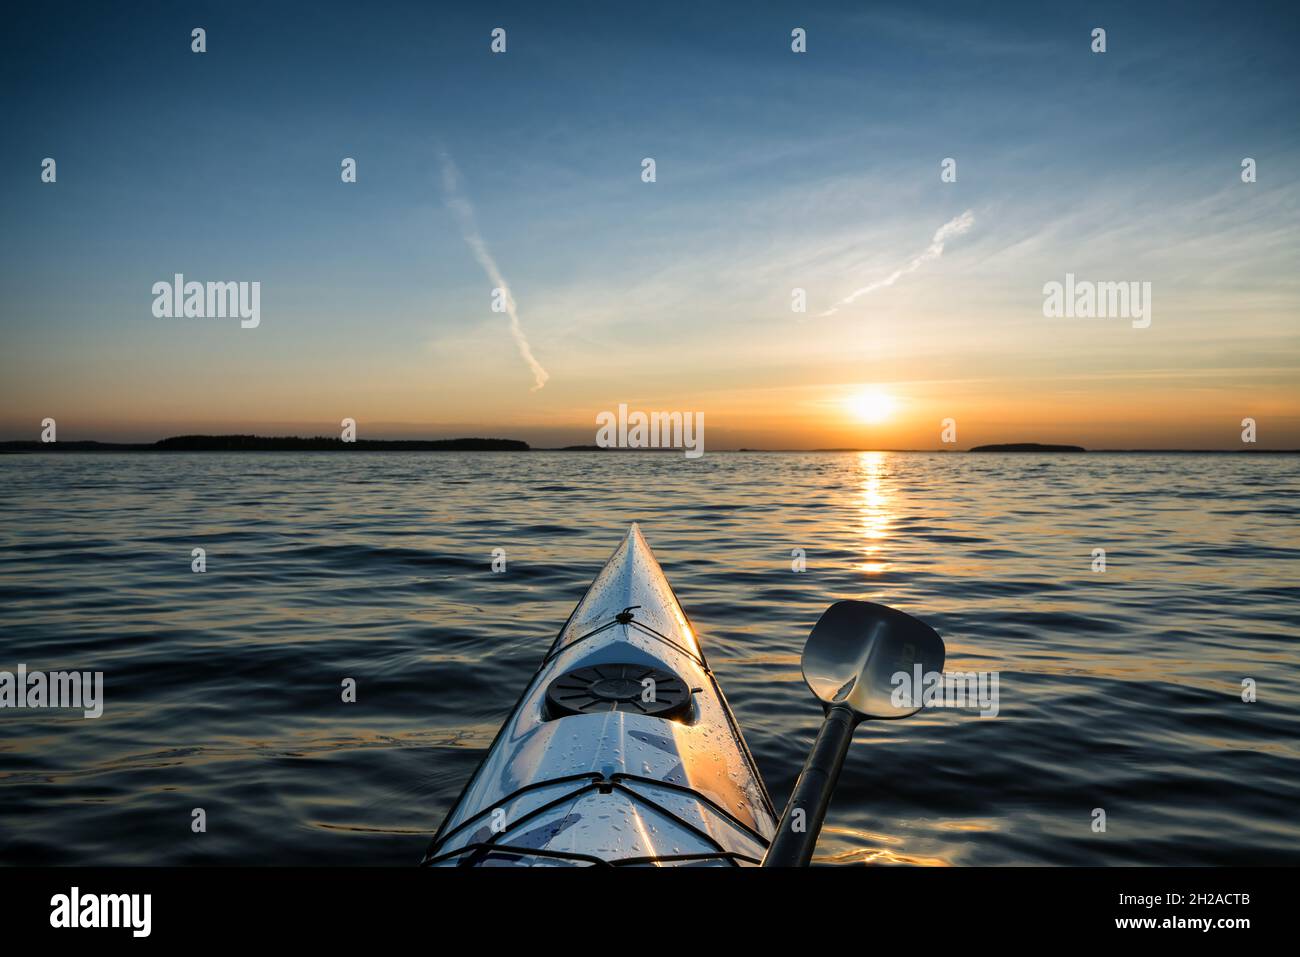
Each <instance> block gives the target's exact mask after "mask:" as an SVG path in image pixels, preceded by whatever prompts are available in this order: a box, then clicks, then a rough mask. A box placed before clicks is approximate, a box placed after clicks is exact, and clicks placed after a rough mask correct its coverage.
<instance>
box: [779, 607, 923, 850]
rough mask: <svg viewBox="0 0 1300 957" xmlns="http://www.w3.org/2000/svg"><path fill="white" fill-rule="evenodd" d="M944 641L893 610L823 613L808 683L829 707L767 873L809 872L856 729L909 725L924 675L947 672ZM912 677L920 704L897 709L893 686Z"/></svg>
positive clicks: (811, 641) (807, 651)
mask: <svg viewBox="0 0 1300 957" xmlns="http://www.w3.org/2000/svg"><path fill="white" fill-rule="evenodd" d="M943 658H944V647H943V639H942V638H940V637H939V635H938V633H937V632H936V631H935V630H934V629H933V628H931V627H930V626H929V625H927V624H926V623H925V622H923V621H919V620H918V619H916V618H913V617H912V616H911V615H907V614H904V613H903V612H901V611H898V610H897V609H895V608H890V607H888V606H887V605H877V604H873V603H872V602H869V601H837V602H836V603H835V604H833V605H831V606H830V607H829V608H827V609H826V611H825V612H823V613H822V616H821V618H820V619H818V621H817V624H816V625H814V626H813V630H812V633H811V634H809V635H808V641H807V643H806V644H805V645H804V646H803V677H804V681H806V682H807V683H808V687H809V688H811V689H812V693H813V694H814V695H816V696H817V698H818V699H820V701H821V702H822V704H823V705H824V706H825V708H826V721H825V722H824V723H823V724H822V729H821V731H820V732H819V733H818V735H817V740H816V742H814V743H813V746H812V750H811V751H810V752H809V753H808V760H807V761H806V762H805V763H804V766H803V771H802V772H800V774H799V780H798V781H797V782H796V783H795V786H794V793H793V794H791V795H790V803H789V804H787V805H786V806H785V813H784V814H782V815H781V823H780V825H779V826H778V827H777V830H776V837H775V839H773V841H772V846H771V847H769V848H768V851H767V856H766V857H765V858H764V859H763V866H764V867H806V866H808V862H809V861H810V860H811V859H812V854H813V848H815V847H816V846H817V835H818V834H820V833H821V829H822V821H823V820H825V818H826V808H827V806H828V805H829V804H830V801H831V794H832V793H833V792H834V790H835V782H836V781H837V780H838V778H839V776H840V768H841V767H843V766H844V757H845V755H846V754H847V753H848V750H849V745H850V744H851V743H852V742H853V730H854V729H855V728H856V727H857V726H858V724H859V722H861V721H864V720H866V719H867V718H885V719H889V718H906V717H907V716H908V715H910V714H915V713H916V712H917V711H919V710H920V709H921V688H920V687H919V686H917V685H916V683H915V681H914V680H913V676H914V675H915V673H916V672H915V669H916V666H917V665H920V670H921V673H922V674H923V675H924V674H927V673H929V672H938V671H942V670H943ZM900 671H901V672H906V673H907V675H908V676H909V680H912V684H913V687H912V689H911V691H912V695H913V696H914V697H913V700H911V701H906V699H905V700H904V703H902V704H894V702H893V701H892V700H891V697H892V696H893V694H894V692H895V690H896V688H897V687H898V686H897V685H896V684H894V683H893V682H892V681H891V680H890V679H891V678H892V677H893V676H894V675H895V674H897V673H898V672H900Z"/></svg>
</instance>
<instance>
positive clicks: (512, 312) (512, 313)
mask: <svg viewBox="0 0 1300 957" xmlns="http://www.w3.org/2000/svg"><path fill="white" fill-rule="evenodd" d="M438 159H439V160H440V161H441V163H442V191H443V198H444V201H445V202H446V204H447V207H448V208H449V209H450V210H451V211H452V212H454V213H455V214H456V218H457V219H458V220H460V233H461V237H462V238H463V239H464V240H465V245H467V246H468V247H469V248H470V251H471V252H472V253H473V254H474V258H475V259H477V260H478V264H479V265H480V266H482V267H483V271H484V272H485V273H487V276H488V279H490V280H491V281H492V284H493V286H495V287H496V288H498V289H500V290H501V291H502V294H503V295H504V296H505V307H506V315H508V316H509V317H510V335H511V336H513V337H514V340H515V345H516V346H517V347H518V349H519V355H520V356H522V357H523V360H524V361H525V362H527V363H528V368H529V369H531V370H532V372H533V381H534V382H535V383H536V384H535V385H534V386H533V391H534V392H536V391H537V390H538V389H540V388H541V387H542V386H544V385H546V380H547V379H549V378H550V377H551V376H550V373H548V372H547V371H546V370H545V369H543V368H542V364H541V363H540V362H538V361H537V358H536V357H535V356H534V355H533V348H532V346H530V345H529V344H528V337H527V336H525V335H524V327H523V325H522V324H521V323H520V322H519V311H518V309H517V308H516V307H515V297H514V294H513V293H511V291H510V284H509V283H507V282H506V278H505V276H503V275H501V269H500V268H499V267H498V266H497V261H496V260H495V259H493V258H492V253H491V252H489V251H488V248H487V243H486V242H484V240H483V236H482V234H481V233H480V232H479V231H478V220H477V218H476V217H475V216H474V207H473V206H471V205H470V203H469V200H468V199H466V198H465V196H464V194H463V193H462V192H461V188H460V171H459V170H457V169H456V164H455V163H454V162H452V159H451V157H450V156H449V155H448V154H447V153H446V152H445V151H443V152H439V154H438Z"/></svg>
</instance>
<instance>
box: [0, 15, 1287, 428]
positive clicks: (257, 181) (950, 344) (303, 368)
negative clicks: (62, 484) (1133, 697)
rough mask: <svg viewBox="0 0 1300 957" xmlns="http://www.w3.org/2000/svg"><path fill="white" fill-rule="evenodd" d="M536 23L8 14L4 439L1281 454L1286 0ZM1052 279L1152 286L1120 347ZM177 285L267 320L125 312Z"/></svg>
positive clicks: (1112, 330)
mask: <svg viewBox="0 0 1300 957" xmlns="http://www.w3.org/2000/svg"><path fill="white" fill-rule="evenodd" d="M559 6H562V7H563V9H562V10H559V9H556V10H552V9H547V8H543V7H542V6H541V5H538V4H518V5H495V6H491V7H481V8H480V7H477V6H476V5H463V6H460V7H451V6H444V5H436V6H435V5H429V4H400V5H399V4H394V5H388V4H371V5H360V6H358V5H354V4H315V3H314V4H310V5H308V4H301V5H295V4H251V3H250V4H230V3H222V4H198V5H186V6H185V7H184V8H181V7H179V6H178V5H173V4H132V5H129V7H124V8H123V9H119V10H111V9H104V8H102V7H99V6H95V5H66V6H63V5H57V4H56V5H54V6H53V7H49V8H42V9H41V10H40V11H39V12H37V11H36V10H35V9H27V10H24V11H20V12H17V13H14V14H11V15H10V17H11V29H9V30H8V31H7V32H6V35H5V37H4V39H3V41H0V42H2V43H3V47H4V49H3V51H0V60H2V61H3V62H2V65H0V71H2V73H3V77H4V83H3V91H4V92H3V98H4V107H5V110H4V115H5V117H6V122H5V128H4V135H3V138H2V139H0V168H2V169H3V176H0V201H2V202H3V205H4V208H5V211H6V212H5V220H4V221H5V226H4V229H3V231H2V232H0V303H2V305H3V311H2V313H0V337H2V339H3V345H4V348H3V358H2V359H0V398H2V399H3V411H0V433H3V435H4V437H32V436H33V435H34V431H35V428H36V424H35V423H38V422H39V420H40V418H42V417H43V416H44V415H56V416H57V417H58V419H59V422H60V437H61V438H156V437H160V436H161V435H164V434H170V433H172V432H175V431H196V430H200V429H202V430H216V429H221V430H228V429H236V428H238V429H240V430H256V431H262V432H265V431H268V430H271V431H276V430H278V431H284V430H293V431H308V432H311V431H322V432H324V431H332V430H334V426H335V423H336V422H337V420H338V419H339V418H340V417H341V416H343V415H351V416H354V417H355V418H357V419H358V421H360V422H362V423H363V431H366V430H367V429H368V430H369V431H366V434H368V435H371V436H375V437H377V436H378V435H380V434H386V435H406V434H418V435H445V434H460V433H463V432H465V431H472V432H475V433H483V432H493V433H494V434H506V435H511V436H519V437H523V438H527V439H529V440H530V441H534V442H536V443H541V444H546V443H547V442H549V441H563V442H579V441H590V440H591V438H590V433H591V432H592V431H593V426H592V424H591V423H592V417H593V416H594V415H595V414H596V412H598V411H600V410H604V409H611V408H614V407H616V405H617V404H618V403H619V402H628V403H630V404H632V405H633V406H637V405H640V406H641V407H644V408H663V409H703V410H705V411H706V412H707V413H708V414H709V416H710V423H711V427H712V428H713V429H714V430H715V432H716V434H717V435H718V436H719V438H718V440H717V441H718V442H720V443H721V444H722V445H724V446H725V445H727V444H730V442H729V440H734V444H748V445H763V444H766V445H780V446H817V445H825V444H860V443H866V444H873V443H874V444H882V445H892V446H898V445H904V446H909V447H912V446H921V447H930V446H932V445H934V444H935V442H934V436H933V435H932V433H937V418H936V416H938V415H941V414H953V415H955V416H956V417H957V418H958V419H959V420H960V421H964V422H967V423H969V424H970V428H969V429H968V430H967V431H966V433H965V436H964V437H963V441H962V444H963V445H965V444H968V443H967V442H966V441H965V437H966V436H968V437H969V438H970V439H971V441H975V440H977V439H987V440H989V441H997V440H1001V439H1013V438H1042V439H1044V440H1048V439H1051V438H1063V437H1066V436H1069V437H1078V436H1081V435H1083V434H1084V433H1086V438H1087V441H1088V442H1089V444H1095V445H1108V444H1110V445H1120V446H1128V445H1134V444H1137V445H1143V446H1150V447H1158V446H1161V445H1189V444H1190V445H1197V446H1202V445H1203V446H1209V447H1219V446H1224V445H1228V444H1230V443H1229V441H1228V440H1229V439H1230V438H1231V437H1232V436H1234V435H1235V423H1236V422H1237V421H1238V420H1239V419H1240V418H1241V416H1242V415H1248V414H1255V413H1257V414H1258V415H1259V416H1261V417H1262V418H1265V419H1266V420H1267V421H1268V422H1269V425H1270V428H1269V429H1268V430H1261V431H1264V432H1265V433H1266V434H1267V435H1268V436H1269V437H1271V438H1272V439H1274V440H1275V441H1277V442H1279V443H1280V444H1289V445H1291V446H1300V402H1298V401H1297V371H1298V368H1297V367H1298V366H1300V335H1298V333H1297V306H1298V305H1300V288H1298V283H1297V279H1296V269H1295V264H1296V253H1297V239H1298V235H1297V222H1298V219H1297V213H1300V187H1298V184H1297V176H1296V168H1297V160H1300V155H1298V151H1297V138H1298V132H1300V131H1298V130H1297V122H1296V116H1297V115H1300V110H1297V102H1296V100H1297V90H1300V83H1298V82H1297V80H1298V79H1300V77H1298V76H1297V73H1298V68H1297V67H1296V65H1295V62H1296V57H1295V55H1294V50H1295V49H1296V45H1297V40H1298V39H1300V37H1298V36H1297V33H1300V31H1298V30H1297V13H1296V10H1295V8H1294V6H1291V5H1252V4H1241V3H1235V4H1220V5H1200V4H1162V5H1143V6H1142V9H1140V10H1139V9H1133V5H1130V4H1113V5H1112V4H1104V5H1097V4H1070V5H1061V4H1041V3H1039V4H1029V3H1026V4H997V5H974V4H950V5H917V4H898V5H884V4H871V5H866V4H863V5H843V6H829V5H825V6H824V5H814V6H813V7H812V8H808V7H806V6H805V5H797V6H796V5H778V4H756V5H744V6H741V5H725V6H724V5H720V4H682V5H667V4H651V5H640V6H635V7H629V8H628V9H627V10H619V11H614V10H612V9H611V8H610V7H609V5H597V4H586V5H570V4H566V5H559ZM195 26H202V27H204V28H205V29H206V30H207V43H208V52H207V53H205V54H202V55H197V54H193V53H191V52H190V29H191V28H192V27H195ZM497 26H501V27H504V28H505V29H506V30H507V36H508V51H507V53H506V54H504V55H492V54H491V53H490V52H489V50H488V44H489V39H490V38H489V34H490V31H491V30H492V29H493V28H494V27H497ZM796 26H799V27H804V28H805V29H806V30H807V31H808V52H807V53H806V54H802V55H796V54H793V53H791V52H790V45H789V44H790V30H791V28H793V27H796ZM1095 26H1102V27H1104V28H1105V29H1106V30H1107V41H1108V50H1107V52H1106V53H1105V54H1103V55H1097V54H1093V53H1091V52H1090V50H1089V32H1090V30H1091V29H1092V28H1093V27H1095ZM440 150H441V151H445V152H446V153H447V154H448V155H449V156H451V157H452V159H453V160H454V163H455V164H456V166H457V167H458V168H459V170H460V174H461V182H462V190H463V198H464V200H465V201H466V202H468V203H469V204H470V205H471V206H472V209H473V214H474V218H475V221H476V222H477V225H478V229H479V231H480V233H481V235H482V238H483V240H484V242H485V243H486V244H487V246H488V248H489V249H490V252H491V255H492V257H493V258H494V260H495V261H496V262H497V264H498V265H499V267H500V269H501V272H502V273H503V274H504V276H505V277H506V278H507V280H508V282H509V284H510V288H511V290H512V293H513V295H514V298H515V300H516V302H517V303H518V305H519V314H520V320H521V322H522V326H523V329H524V331H525V333H526V335H527V336H528V339H529V342H530V344H531V347H532V349H533V351H534V352H535V353H536V355H537V357H538V360H539V361H540V362H541V363H542V365H544V366H545V367H546V369H547V371H548V373H549V374H550V379H549V380H548V382H547V385H546V386H545V388H543V389H541V390H534V389H532V385H533V377H532V376H531V374H530V373H529V370H528V368H527V366H526V364H525V363H524V362H523V360H522V359H521V357H520V355H519V353H518V351H517V350H516V348H515V346H514V344H513V342H512V340H511V338H510V335H509V331H508V329H507V327H506V320H505V318H504V317H502V316H501V315H498V314H494V313H492V312H491V311H490V310H489V309H488V300H489V291H490V287H491V283H490V282H489V281H488V279H487V277H486V276H485V274H484V271H483V270H482V269H481V268H480V266H479V264H478V263H477V262H476V261H475V259H474V256H473V255H472V253H471V251H470V249H469V248H467V245H466V242H465V238H464V235H463V230H462V229H461V228H460V225H459V224H458V221H457V218H456V216H455V215H454V214H453V212H452V211H451V210H449V209H448V207H447V204H446V199H447V197H446V195H445V194H444V190H443V188H442V180H441V176H440V172H439V162H438V156H439V151H440ZM46 156H51V157H54V158H56V160H57V162H58V182H57V183H56V184H53V185H50V184H43V183H41V182H40V178H39V172H40V161H41V159H42V158H43V157H46ZM345 156H350V157H355V158H356V160H357V162H358V174H359V175H358V182H357V183H356V184H349V185H344V184H342V183H341V182H340V179H339V163H340V160H341V159H342V158H343V157H345ZM646 156H650V157H654V158H655V160H656V163H657V177H658V179H657V182H655V183H653V184H647V183H643V182H641V179H640V164H641V160H642V158H643V157H646ZM949 156H951V157H954V158H956V159H957V162H958V181H957V182H956V183H950V184H942V183H940V182H939V177H938V169H939V161H940V160H941V159H942V158H944V157H949ZM1244 156H1251V157H1254V158H1256V159H1257V161H1258V163H1259V178H1260V181H1259V182H1258V183H1256V184H1253V185H1250V186H1246V185H1244V184H1242V183H1241V182H1240V178H1239V164H1240V161H1241V158H1242V157H1244ZM966 210H970V211H971V212H972V214H973V217H974V226H973V227H972V228H971V230H970V231H969V233H967V234H966V235H964V236H962V237H960V238H959V239H957V240H955V241H953V242H952V243H950V244H949V245H948V246H947V247H946V248H945V250H944V253H943V255H942V257H941V258H938V259H936V260H934V261H933V262H929V263H927V264H925V265H924V266H922V267H920V268H918V269H917V270H916V272H914V273H912V274H910V275H908V276H907V277H905V278H904V279H902V280H900V281H899V282H898V283H896V284H895V285H893V286H891V287H889V288H888V289H887V290H883V291H882V292H881V293H879V294H873V295H872V296H869V297H866V298H865V299H863V300H860V301H858V302H855V303H854V304H853V306H852V307H851V308H847V309H845V310H844V311H843V312H842V313H840V314H837V315H836V316H834V317H831V318H829V319H816V318H808V317H799V318H794V317H792V316H791V313H790V307H789V303H790V290H791V288H793V287H795V286H798V287H802V288H806V289H807V290H808V298H809V303H810V312H811V313H817V312H820V311H822V310H823V309H825V308H827V307H829V306H830V305H831V304H833V303H834V302H836V301H837V300H839V299H840V298H841V297H843V296H844V295H846V294H847V293H849V292H851V291H852V290H853V289H855V288H860V287H861V286H863V285H864V284H867V283H870V282H872V281H873V280H874V279H877V278H879V277H880V276H881V275H887V274H888V273H890V272H891V271H893V270H895V269H897V268H899V267H900V266H901V265H903V264H905V263H906V262H908V261H909V260H910V259H911V258H912V257H913V256H914V255H916V254H917V253H918V252H920V251H921V250H923V249H924V248H925V247H926V246H927V244H928V243H929V242H930V241H931V238H932V236H933V235H934V233H935V231H936V230H937V229H938V228H939V227H940V226H942V225H943V224H944V223H945V222H948V221H950V220H951V219H953V218H954V217H956V216H958V215H960V214H962V213H963V212H964V211H966ZM1067 271H1071V272H1074V273H1076V274H1079V275H1083V276H1089V277H1094V278H1097V279H1116V280H1121V279H1122V280H1130V279H1132V280H1149V281H1152V282H1153V284H1154V286H1155V289H1156V293H1155V295H1156V306H1155V308H1156V315H1155V320H1154V322H1153V325H1152V328H1151V329H1148V330H1144V331H1143V333H1144V334H1141V335H1139V334H1138V333H1137V332H1136V331H1135V330H1130V329H1128V328H1126V327H1119V326H1108V327H1104V328H1103V327H1099V326H1097V325H1095V324H1092V325H1086V326H1062V325H1059V324H1058V325H1051V324H1049V323H1048V322H1047V320H1045V319H1044V318H1043V317H1042V315H1041V311H1040V310H1041V302H1042V296H1041V287H1042V285H1043V283H1044V282H1047V281H1049V280H1053V279H1060V278H1061V277H1062V276H1063V275H1064V273H1065V272H1067ZM175 272H183V273H185V274H186V275H187V278H191V279H199V280H227V279H237V280H257V281H260V282H261V283H262V289H263V292H262V303H263V305H262V309H263V317H264V318H263V322H262V325H261V327H259V328H258V329H257V330H240V329H239V328H238V325H237V324H234V325H232V324H229V323H222V322H217V321H213V322H201V323H194V322H188V323H187V322H183V321H167V320H157V319H155V318H153V316H152V315H151V313H150V311H149V305H150V302H151V296H150V295H149V289H150V286H151V285H152V283H153V282H155V281H157V280H160V279H169V278H170V277H171V275H172V274H173V273H175ZM859 388H871V389H884V390H887V391H889V392H890V393H891V394H893V395H894V396H895V397H896V398H897V399H898V408H899V415H898V417H897V419H896V421H894V422H891V423H887V424H885V425H882V426H880V427H878V428H876V429H875V430H874V431H868V432H864V431H863V430H862V427H861V425H860V424H854V423H852V422H848V421H845V419H844V416H843V415H842V414H841V413H840V406H839V405H838V403H839V400H840V397H841V396H842V395H844V394H847V393H849V392H852V391H853V390H855V389H859ZM1027 407H1031V408H1037V409H1040V410H1041V413H1042V414H1041V416H1040V417H1038V418H1035V417H1034V416H1032V415H1027V414H1026V413H1025V412H1024V410H1025V409H1026V408H1027ZM1081 407H1086V408H1087V409H1088V410H1089V412H1088V414H1087V415H1083V414H1081V413H1080V409H1081ZM1016 410H1020V411H1019V412H1017V411H1016ZM1171 416H1172V417H1173V418H1172V419H1171ZM1026 433H1033V434H1032V435H1029V434H1026ZM1080 440H1082V439H1080ZM1264 444H1271V443H1264Z"/></svg>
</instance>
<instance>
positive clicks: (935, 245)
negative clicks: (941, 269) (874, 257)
mask: <svg viewBox="0 0 1300 957" xmlns="http://www.w3.org/2000/svg"><path fill="white" fill-rule="evenodd" d="M974 225H975V213H974V212H972V211H971V210H969V209H968V210H966V212H964V213H962V214H961V215H960V216H958V217H956V218H955V219H950V220H948V222H946V223H944V224H943V225H942V226H940V227H939V229H938V231H937V232H936V233H935V234H934V239H932V240H930V245H929V246H926V247H925V249H924V250H923V251H922V252H920V253H917V254H916V255H915V256H914V257H912V261H911V262H909V263H908V264H907V265H906V266H903V267H902V268H901V269H895V270H894V271H893V272H891V273H890V274H889V275H888V276H886V277H885V278H884V279H879V280H877V281H876V282H873V283H871V284H870V285H869V286H863V287H862V288H861V289H855V290H854V291H853V292H851V293H849V295H847V296H845V297H844V298H843V299H841V300H840V301H839V302H837V303H836V304H835V305H833V306H831V307H830V308H829V309H827V310H826V311H825V312H823V313H821V314H820V316H830V315H834V314H835V313H837V312H839V310H840V306H847V305H848V304H849V303H851V302H853V300H855V299H860V298H862V297H863V296H866V295H870V294H871V293H873V292H875V291H876V290H877V289H884V288H885V287H886V286H892V285H893V284H894V283H896V282H898V280H900V279H902V278H903V277H904V276H906V275H907V274H908V273H912V272H916V271H917V270H918V269H920V268H921V267H922V266H923V265H925V264H926V263H928V262H929V261H930V260H932V259H938V258H939V257H940V256H942V255H943V246H944V243H946V242H947V241H948V240H950V239H954V238H956V237H957V236H961V235H962V234H963V233H966V232H969V231H970V228H971V227H972V226H974ZM820 316H819V318H820Z"/></svg>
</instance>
